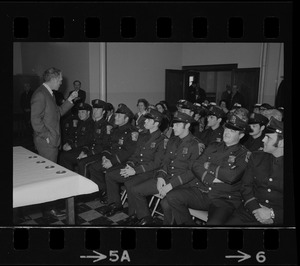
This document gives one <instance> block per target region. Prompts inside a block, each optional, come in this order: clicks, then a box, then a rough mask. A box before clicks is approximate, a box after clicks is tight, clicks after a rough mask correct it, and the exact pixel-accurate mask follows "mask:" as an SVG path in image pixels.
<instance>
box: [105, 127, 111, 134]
mask: <svg viewBox="0 0 300 266" xmlns="http://www.w3.org/2000/svg"><path fill="white" fill-rule="evenodd" d="M111 129H112V126H111V125H107V126H106V134H107V135H110V133H111Z"/></svg>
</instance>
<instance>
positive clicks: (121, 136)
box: [102, 123, 137, 165]
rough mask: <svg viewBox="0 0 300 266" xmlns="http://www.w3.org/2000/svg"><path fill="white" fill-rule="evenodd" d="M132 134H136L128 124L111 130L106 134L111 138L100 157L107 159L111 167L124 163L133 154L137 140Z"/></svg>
mask: <svg viewBox="0 0 300 266" xmlns="http://www.w3.org/2000/svg"><path fill="white" fill-rule="evenodd" d="M132 132H136V130H135V127H134V126H132V125H131V124H130V123H127V124H125V125H123V126H121V127H116V128H112V129H111V130H110V131H108V132H107V133H108V134H109V135H110V134H111V138H110V141H109V142H108V143H107V145H106V147H105V148H104V150H103V152H102V155H103V156H105V157H106V158H107V159H109V160H110V161H111V163H112V165H115V164H121V163H123V162H126V161H127V160H128V158H129V157H130V156H131V155H132V154H133V153H134V151H135V148H136V144H137V139H136V138H134V137H133V136H132V134H131V133H132Z"/></svg>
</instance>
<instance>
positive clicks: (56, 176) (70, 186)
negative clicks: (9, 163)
mask: <svg viewBox="0 0 300 266" xmlns="http://www.w3.org/2000/svg"><path fill="white" fill-rule="evenodd" d="M96 191H98V186H97V185H96V184H95V183H94V182H93V181H91V180H89V179H87V178H85V177H83V176H81V175H79V174H77V173H74V172H72V171H70V170H68V169H66V168H64V167H62V166H60V165H58V164H56V163H54V162H52V161H50V160H48V159H45V158H44V157H42V156H40V155H38V154H36V153H34V152H31V151H29V150H27V149H25V148H24V147H21V146H16V147H13V208H17V207H22V206H28V205H33V204H39V203H44V202H49V201H53V200H58V199H64V198H67V204H66V208H67V215H68V217H67V221H68V224H75V213H74V196H77V195H83V194H89V193H93V192H96Z"/></svg>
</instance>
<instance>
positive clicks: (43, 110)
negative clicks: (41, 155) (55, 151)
mask: <svg viewBox="0 0 300 266" xmlns="http://www.w3.org/2000/svg"><path fill="white" fill-rule="evenodd" d="M72 106H73V104H72V103H70V101H68V100H67V101H65V102H64V103H63V104H62V105H61V106H57V105H56V100H55V97H54V96H52V95H51V93H50V92H49V91H48V89H47V88H46V87H45V86H44V85H41V86H40V87H39V88H37V89H36V90H35V92H34V93H33V95H32V97H31V125H32V127H33V130H34V137H40V138H43V139H47V138H49V141H50V143H49V144H50V145H52V146H54V147H58V146H59V145H60V142H61V134H60V122H59V121H60V116H61V115H64V114H65V113H66V112H67V111H68V110H69V109H70V108H71V107H72Z"/></svg>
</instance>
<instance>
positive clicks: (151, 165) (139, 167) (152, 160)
mask: <svg viewBox="0 0 300 266" xmlns="http://www.w3.org/2000/svg"><path fill="white" fill-rule="evenodd" d="M164 139H165V136H164V135H163V134H162V133H161V131H160V130H159V129H158V130H156V131H155V132H152V133H151V134H150V133H149V131H148V132H147V133H146V134H142V135H140V136H139V138H138V142H137V147H136V149H135V152H134V154H133V155H132V156H131V157H130V158H129V160H128V162H127V164H129V165H130V166H132V167H133V168H134V170H135V172H136V174H140V173H145V172H148V171H153V170H155V169H157V168H158V167H159V166H160V164H161V161H162V159H163V155H164V152H165V150H164Z"/></svg>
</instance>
